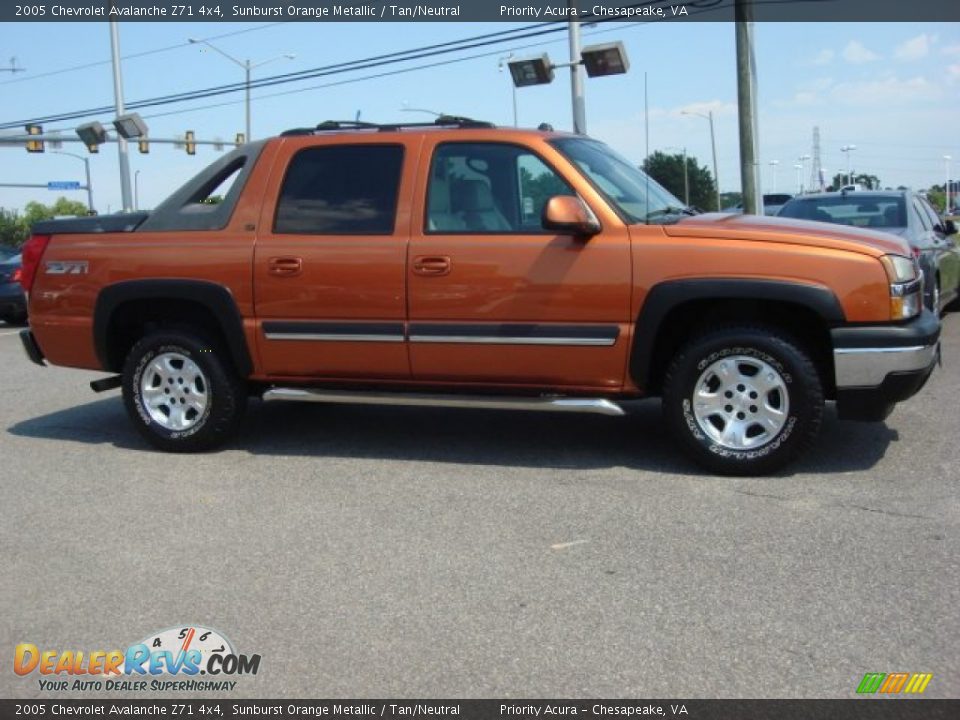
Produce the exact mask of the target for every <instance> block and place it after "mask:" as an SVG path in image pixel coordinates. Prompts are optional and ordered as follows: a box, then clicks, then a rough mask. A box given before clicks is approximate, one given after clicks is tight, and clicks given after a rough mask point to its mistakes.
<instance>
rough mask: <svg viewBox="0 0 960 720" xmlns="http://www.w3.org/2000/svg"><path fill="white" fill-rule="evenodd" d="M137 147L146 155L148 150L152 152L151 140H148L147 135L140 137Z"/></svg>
mask: <svg viewBox="0 0 960 720" xmlns="http://www.w3.org/2000/svg"><path fill="white" fill-rule="evenodd" d="M137 149H139V150H140V152H141V153H143V154H144V155H146V154H147V153H148V152H150V141H149V140H147V138H146V137H142V138H140V139H139V140H138V141H137Z"/></svg>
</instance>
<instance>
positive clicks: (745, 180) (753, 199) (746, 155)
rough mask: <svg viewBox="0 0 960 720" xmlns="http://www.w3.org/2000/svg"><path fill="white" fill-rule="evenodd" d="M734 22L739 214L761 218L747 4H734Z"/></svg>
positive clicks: (754, 68) (750, 11)
mask: <svg viewBox="0 0 960 720" xmlns="http://www.w3.org/2000/svg"><path fill="white" fill-rule="evenodd" d="M735 18H736V34H737V105H738V113H739V116H740V183H741V187H742V190H743V212H744V213H748V214H752V215H762V214H763V204H762V202H761V194H760V193H761V191H760V172H759V168H760V165H759V163H758V161H757V154H758V153H757V145H758V137H757V63H756V58H755V57H754V50H753V6H752V5H751V4H750V3H749V2H748V0H736V7H735Z"/></svg>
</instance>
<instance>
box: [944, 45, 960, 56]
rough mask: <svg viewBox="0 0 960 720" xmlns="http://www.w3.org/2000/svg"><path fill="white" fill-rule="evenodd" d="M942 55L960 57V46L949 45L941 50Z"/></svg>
mask: <svg viewBox="0 0 960 720" xmlns="http://www.w3.org/2000/svg"><path fill="white" fill-rule="evenodd" d="M940 54H941V55H960V45H947V46H946V47H942V48H940Z"/></svg>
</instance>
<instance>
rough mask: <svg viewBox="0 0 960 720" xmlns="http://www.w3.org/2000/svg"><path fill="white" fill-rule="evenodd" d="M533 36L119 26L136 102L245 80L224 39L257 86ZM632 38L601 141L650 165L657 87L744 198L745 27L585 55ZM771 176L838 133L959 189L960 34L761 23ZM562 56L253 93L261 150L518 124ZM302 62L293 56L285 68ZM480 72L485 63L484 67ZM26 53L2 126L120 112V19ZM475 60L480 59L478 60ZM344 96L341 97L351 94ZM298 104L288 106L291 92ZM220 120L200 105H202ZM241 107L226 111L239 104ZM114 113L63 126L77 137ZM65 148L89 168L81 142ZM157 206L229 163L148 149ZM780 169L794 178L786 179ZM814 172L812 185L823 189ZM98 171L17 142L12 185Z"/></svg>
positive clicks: (558, 108) (128, 86)
mask: <svg viewBox="0 0 960 720" xmlns="http://www.w3.org/2000/svg"><path fill="white" fill-rule="evenodd" d="M523 25H527V24H525V23H518V24H509V23H464V22H449V23H448V22H443V23H419V24H418V23H409V24H392V23H383V24H380V23H339V24H334V23H326V22H323V23H320V22H314V23H310V22H300V23H200V22H196V23H171V22H165V23H140V22H137V23H120V49H121V54H122V55H123V56H124V58H125V59H124V60H123V63H122V72H123V86H124V94H125V98H126V100H127V101H128V102H129V101H133V100H137V99H143V98H147V97H154V96H158V95H165V94H169V93H175V92H182V91H185V90H192V89H197V88H204V87H209V86H214V85H220V84H225V83H236V82H241V81H242V80H243V70H242V68H241V67H239V66H237V65H235V64H233V63H231V62H230V61H229V60H227V59H226V58H224V57H223V56H221V55H219V54H217V53H215V52H213V51H211V50H210V49H209V48H206V47H205V46H204V45H202V44H190V43H189V42H188V38H200V39H207V40H209V41H210V42H211V43H213V44H215V45H216V46H217V47H218V48H220V49H221V50H223V51H224V52H226V53H228V54H230V55H232V56H234V57H236V58H239V59H241V60H247V59H249V60H251V61H252V63H254V64H256V63H259V62H262V61H269V62H266V63H265V64H264V65H263V66H262V67H259V68H257V69H255V70H254V71H253V76H254V78H263V77H267V76H269V75H272V74H276V73H282V72H292V71H298V70H306V69H309V68H313V67H318V66H322V65H328V64H332V63H337V62H345V61H350V60H358V59H362V58H366V57H369V56H373V55H380V54H383V53H388V52H394V51H402V50H409V49H412V48H417V47H421V46H424V45H431V44H435V43H441V42H448V41H451V40H458V39H461V38H467V37H472V36H476V35H481V34H485V33H490V32H495V31H498V30H503V29H507V28H510V27H520V26H523ZM613 40H620V41H622V42H623V43H624V45H625V47H626V51H627V55H628V57H629V60H630V69H629V72H628V73H627V74H625V75H619V76H611V77H603V78H592V79H591V78H588V79H586V81H585V88H586V117H587V133H588V134H589V135H591V136H593V137H596V138H598V139H600V140H603V141H604V142H607V143H608V144H610V145H612V146H613V147H614V148H615V149H616V150H618V151H619V152H621V153H622V154H624V155H625V156H626V157H627V158H629V159H630V160H631V161H633V162H635V163H638V164H639V163H640V162H642V160H643V158H644V156H645V155H646V133H645V126H644V76H645V74H646V80H647V88H648V105H649V119H650V126H649V148H650V151H651V152H653V151H655V150H663V151H666V152H679V151H680V150H681V149H682V148H684V147H685V148H686V150H687V152H688V154H689V155H691V156H694V157H695V158H696V159H697V161H698V162H699V163H700V164H702V165H707V166H710V165H712V160H711V151H710V130H709V124H708V122H707V120H705V119H702V118H700V117H697V116H695V115H685V114H683V112H684V111H689V112H696V113H703V114H706V113H707V112H708V111H712V112H713V113H714V118H715V133H716V144H717V156H718V158H717V159H718V166H719V168H718V175H719V177H720V186H721V189H722V190H723V191H733V190H739V183H740V172H739V149H738V132H737V112H736V103H737V87H736V66H735V38H734V26H733V25H732V24H730V23H720V22H711V23H695V22H682V23H604V24H602V25H599V26H595V27H592V28H591V27H588V28H585V29H584V31H583V44H584V45H589V44H593V43H601V42H610V41H613ZM755 40H756V56H757V76H758V93H757V95H758V108H759V138H760V162H761V169H762V185H763V190H764V192H773V191H774V190H778V191H780V192H785V191H786V192H795V191H796V190H797V189H798V185H797V176H798V173H797V171H796V170H795V169H794V165H795V164H797V162H798V158H800V157H801V156H803V155H810V154H812V144H813V140H812V138H813V129H814V127H815V126H818V127H819V128H820V138H821V154H822V166H823V167H824V168H825V169H826V171H827V176H828V177H832V175H833V174H834V173H835V172H841V171H842V172H845V171H846V168H847V165H846V163H847V157H848V154H847V153H843V152H841V150H840V148H841V147H842V146H844V145H856V149H855V150H853V151H852V152H850V153H849V158H850V163H851V166H852V169H853V170H854V171H855V172H866V173H869V174H872V175H876V176H878V177H879V178H880V179H881V182H882V184H883V185H884V186H892V187H896V186H898V185H905V186H908V187H912V188H917V189H922V188H926V187H928V186H930V185H931V184H942V183H943V182H944V178H945V175H946V172H947V161H945V160H944V155H951V156H952V158H953V160H952V163H951V165H952V168H953V171H952V176H953V177H957V176H958V175H960V122H958V121H960V24H956V23H851V24H845V23H816V24H807V23H758V24H757V25H756V26H755ZM511 52H512V53H513V54H514V56H515V57H527V56H531V55H538V54H540V53H543V52H547V53H549V55H550V58H551V59H552V60H554V61H555V62H564V61H566V60H567V59H568V57H567V55H568V46H567V36H566V34H565V33H557V34H554V35H548V36H546V37H545V38H534V39H532V40H526V41H520V42H514V43H506V44H502V45H495V46H490V47H484V48H476V49H473V50H468V51H464V52H458V53H454V54H452V55H448V56H443V57H441V58H432V59H429V60H418V61H413V62H406V63H401V64H397V65H392V66H389V67H385V68H378V69H376V70H367V71H354V72H350V73H345V74H340V75H336V76H333V77H327V78H317V79H312V80H308V81H305V82H300V83H293V84H289V85H283V86H277V87H272V88H265V89H262V90H254V92H253V104H252V116H253V131H252V134H253V137H254V138H255V139H256V138H263V137H266V136H268V135H273V134H276V133H278V132H281V131H282V130H284V129H287V128H290V127H298V126H304V125H312V124H315V123H317V122H320V121H322V120H325V119H341V120H342V119H353V118H354V117H355V116H356V114H357V113H358V112H359V113H360V117H361V119H362V120H367V121H371V122H397V121H404V120H406V121H429V120H430V115H429V114H427V113H424V112H419V111H403V110H402V108H404V107H406V108H417V109H426V110H431V111H435V112H445V113H451V114H457V115H464V116H468V117H473V118H477V119H483V120H490V121H492V122H495V123H497V124H500V125H511V124H513V112H512V102H511V95H512V92H513V91H512V86H511V84H510V78H509V73H508V72H505V71H501V70H500V69H499V67H498V65H499V60H500V58H501V57H503V56H505V55H508V54H510V53H511ZM284 54H294V55H295V56H296V57H295V58H294V59H292V60H291V59H287V58H281V59H274V58H277V57H278V56H282V55H284ZM477 56H481V57H477ZM11 57H16V62H17V65H18V66H20V67H23V68H25V69H26V72H22V73H16V74H13V73H9V72H0V123H2V122H11V121H17V120H21V119H25V118H28V117H32V116H40V115H44V114H53V113H59V112H65V111H71V110H79V109H84V108H91V107H96V106H100V105H110V104H112V103H113V100H114V98H113V79H112V71H111V66H110V63H109V59H110V37H109V27H108V24H107V23H75V24H71V23H0V58H3V60H0V67H2V66H9V65H8V62H9V61H8V60H7V59H8V58H11ZM463 58H466V59H463ZM444 59H446V61H445V62H444V63H443V64H442V65H439V66H437V67H431V68H427V69H419V70H411V71H409V72H400V73H396V74H393V75H390V76H386V77H379V78H368V79H364V78H365V76H368V75H371V74H374V73H377V72H384V71H393V70H404V69H408V68H411V67H414V66H416V65H422V64H425V63H430V62H439V61H441V60H444ZM333 83H337V84H333ZM281 93H282V94H281ZM516 97H517V105H518V120H519V124H520V125H521V126H525V127H535V126H536V125H538V124H539V123H541V122H548V123H551V124H552V125H553V126H554V127H555V128H556V129H558V130H569V129H571V126H572V120H571V109H570V83H569V71H567V70H557V74H556V79H555V80H554V81H553V83H552V84H550V85H543V86H536V87H528V88H520V89H517V90H516ZM214 103H216V104H221V106H220V107H216V108H208V109H197V108H198V106H202V105H210V104H214ZM224 103H226V104H224ZM140 112H141V114H142V115H143V117H144V118H145V120H146V122H147V124H148V126H149V128H150V134H151V135H152V136H153V137H166V138H170V137H174V136H177V135H182V134H183V133H184V132H185V131H186V130H193V131H194V132H195V133H196V135H197V137H198V138H201V139H211V140H212V139H216V138H225V139H232V138H233V137H234V135H235V134H236V133H237V132H240V131H242V130H243V125H244V105H243V95H242V93H237V94H233V95H228V96H220V97H216V98H210V99H206V100H198V101H191V102H189V103H184V104H180V105H171V106H165V107H160V108H148V109H144V110H142V111H140ZM110 119H111V115H110V114H109V113H108V114H106V115H100V116H90V117H88V118H83V119H78V120H71V121H65V122H61V123H48V124H46V125H45V127H44V130H45V131H49V130H52V129H62V130H65V131H66V132H67V134H70V135H72V130H73V128H74V127H75V126H76V125H78V124H80V123H82V122H86V121H90V120H100V121H101V122H103V123H104V124H105V125H107V126H108V127H109V121H110ZM63 149H64V150H66V151H69V152H74V153H80V154H85V153H86V151H85V150H84V149H82V146H81V145H79V144H72V145H65V146H64V148H63ZM130 150H131V152H130V164H131V174H135V175H136V179H137V187H138V201H139V206H140V207H141V208H149V207H153V206H155V205H156V204H158V203H159V202H160V201H161V200H163V199H164V198H165V197H166V196H167V195H168V194H170V193H171V192H172V191H173V190H175V189H176V188H177V187H178V186H179V185H180V184H181V183H183V182H184V181H185V180H187V179H188V178H189V177H191V176H192V175H194V174H195V173H196V172H197V171H199V170H200V169H201V168H202V167H203V166H205V165H206V164H208V163H210V162H212V161H213V160H215V159H216V157H217V156H218V153H217V152H216V151H215V150H214V149H213V148H212V147H202V146H201V147H200V148H199V149H198V151H197V154H196V155H195V156H188V155H187V154H186V153H185V152H184V151H183V150H176V149H174V148H173V146H169V145H168V146H160V145H156V146H153V147H152V148H151V152H150V153H149V154H148V155H141V154H139V153H138V152H137V150H136V146H131V149H130ZM88 157H90V166H91V172H92V178H93V182H92V184H93V191H94V202H95V205H96V207H97V209H98V210H99V211H100V212H107V211H111V210H112V211H117V210H118V209H119V208H120V205H121V200H120V185H119V171H118V160H117V149H116V145H115V144H108V145H105V146H103V147H101V150H100V153H99V154H96V155H90V156H88ZM773 161H776V164H775V165H774V164H771V163H772V162H773ZM809 171H810V161H805V172H804V173H803V175H804V177H803V182H804V184H805V185H806V184H809ZM82 179H83V164H82V163H81V162H80V161H79V160H77V159H75V158H72V157H69V156H63V155H57V154H54V153H52V152H50V150H49V149H48V150H47V152H46V153H43V154H28V153H27V152H26V150H24V149H22V148H18V147H13V148H11V147H3V146H0V183H11V182H13V183H46V182H48V181H51V180H82ZM60 194H65V195H67V196H68V197H70V198H72V199H76V200H79V201H85V200H86V194H85V192H83V191H70V192H67V193H63V192H51V191H48V190H46V189H43V188H38V189H10V188H0V207H6V208H12V209H22V208H23V206H24V205H25V204H26V203H27V202H29V201H31V200H39V201H41V202H47V203H49V202H52V201H53V200H55V199H56V197H57V196H58V195H60Z"/></svg>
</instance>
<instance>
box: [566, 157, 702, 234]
mask: <svg viewBox="0 0 960 720" xmlns="http://www.w3.org/2000/svg"><path fill="white" fill-rule="evenodd" d="M550 144H551V145H553V146H554V147H555V148H556V149H557V150H559V151H560V152H561V153H563V154H564V155H565V156H566V157H567V159H568V160H570V161H571V162H572V163H573V164H574V165H576V166H577V168H579V169H580V172H582V173H583V175H584V177H586V178H587V179H588V180H589V181H590V182H591V183H592V184H593V186H594V187H595V188H596V189H597V190H598V191H599V192H600V194H601V195H603V196H604V197H605V198H606V199H607V200H608V201H609V202H610V204H611V205H613V206H614V208H616V210H617V211H618V212H619V213H620V215H621V216H622V217H623V218H624V220H626V221H627V222H630V223H647V222H675V221H676V220H678V219H679V218H681V217H683V216H684V215H690V214H693V213H692V212H691V211H689V210H687V209H686V208H685V206H684V204H683V203H682V202H681V201H679V200H677V198H675V197H674V196H673V195H671V194H670V192H669V191H668V190H667V189H666V188H664V187H663V186H661V185H660V184H659V183H658V182H657V181H656V180H654V179H653V178H651V177H650V176H649V175H647V174H646V173H645V172H643V171H642V170H640V169H639V168H637V167H634V166H633V165H631V164H630V163H629V162H628V161H627V160H625V159H624V158H622V157H620V156H619V155H618V154H617V153H615V152H614V151H613V150H611V149H610V148H608V147H607V146H606V145H604V144H603V143H601V142H597V141H596V140H587V139H585V138H560V139H557V140H551V141H550Z"/></svg>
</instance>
